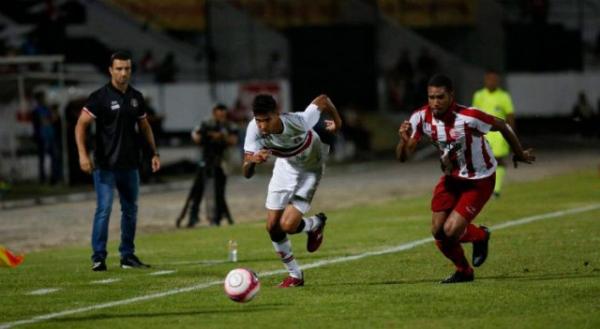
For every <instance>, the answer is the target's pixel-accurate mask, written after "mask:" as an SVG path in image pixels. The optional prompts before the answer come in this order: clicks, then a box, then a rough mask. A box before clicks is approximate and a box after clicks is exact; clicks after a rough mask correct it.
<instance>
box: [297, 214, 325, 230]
mask: <svg viewBox="0 0 600 329" xmlns="http://www.w3.org/2000/svg"><path fill="white" fill-rule="evenodd" d="M302 220H303V221H304V228H303V229H302V232H307V233H308V232H312V231H314V230H316V229H317V228H319V226H321V218H319V217H317V216H311V217H308V218H302Z"/></svg>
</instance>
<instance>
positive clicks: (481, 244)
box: [473, 225, 492, 267]
mask: <svg viewBox="0 0 600 329" xmlns="http://www.w3.org/2000/svg"><path fill="white" fill-rule="evenodd" d="M480 228H481V229H482V230H484V231H485V233H486V237H485V239H484V240H481V241H478V242H473V266H475V267H479V266H481V265H483V263H485V260H486V258H487V255H488V244H489V242H490V236H491V235H492V232H490V230H489V229H488V228H487V227H485V226H483V225H482V226H480Z"/></svg>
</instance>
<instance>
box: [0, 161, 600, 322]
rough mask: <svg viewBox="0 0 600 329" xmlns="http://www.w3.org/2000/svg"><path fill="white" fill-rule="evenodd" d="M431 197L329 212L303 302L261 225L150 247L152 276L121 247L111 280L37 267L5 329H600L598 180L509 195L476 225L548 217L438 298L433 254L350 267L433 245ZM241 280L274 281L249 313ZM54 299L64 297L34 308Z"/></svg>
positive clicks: (11, 285)
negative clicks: (126, 266)
mask: <svg viewBox="0 0 600 329" xmlns="http://www.w3.org/2000/svg"><path fill="white" fill-rule="evenodd" d="M317 197H325V196H319V195H318V196H317ZM429 197H430V196H429V195H423V196H421V197H417V198H410V199H397V200H394V201H392V202H387V203H383V204H381V203H379V204H377V205H369V204H362V205H357V206H356V207H353V208H348V209H343V210H338V211H334V212H329V213H328V216H329V219H330V220H329V222H328V226H327V229H326V234H325V241H324V244H323V246H322V247H321V249H320V250H319V251H318V252H317V253H315V254H308V253H307V252H306V251H305V243H306V237H305V235H303V234H300V235H295V236H293V238H292V243H293V247H294V252H295V254H296V256H297V258H298V260H299V262H300V263H301V264H302V265H311V264H312V265H311V266H312V267H311V268H308V269H306V270H305V279H306V286H305V287H303V288H293V289H278V288H275V287H274V286H275V285H276V284H277V283H278V282H279V281H280V280H281V279H282V278H283V277H284V276H285V274H284V273H275V274H273V273H268V272H269V271H277V270H281V269H282V268H283V266H282V264H281V262H280V261H279V260H278V258H277V257H276V255H275V254H274V251H273V249H272V246H271V242H270V241H269V239H268V235H267V233H266V232H265V229H264V223H263V222H262V221H260V222H252V223H247V224H239V225H235V226H232V227H227V226H225V227H222V228H219V229H217V228H202V229H197V230H181V231H177V232H168V233H157V234H148V235H140V236H138V239H137V250H138V256H140V258H141V259H142V260H144V261H145V262H148V263H150V264H152V265H153V267H152V268H151V269H148V270H121V269H119V268H118V252H117V243H111V244H110V246H109V258H108V264H107V265H108V267H109V270H108V271H107V272H104V273H94V272H92V271H91V270H90V261H89V254H90V250H89V247H88V246H71V247H64V248H57V249H52V250H45V251H43V252H36V253H31V254H29V255H27V256H26V260H25V262H24V263H23V264H22V265H21V266H19V267H17V268H15V269H8V268H0V306H1V307H0V309H1V312H0V328H3V327H12V326H14V327H19V328H20V327H23V328H29V327H35V328H111V327H113V328H145V329H149V328H163V327H169V328H171V327H177V328H283V327H285V328H311V329H316V328H507V327H510V328H513V329H514V328H600V177H598V173H597V172H596V171H593V170H588V171H583V172H577V173H572V174H568V175H562V176H557V177H550V178H546V179H543V180H539V181H535V182H528V183H519V184H516V183H513V184H509V185H507V186H506V188H505V192H504V195H503V196H502V198H501V199H499V200H491V201H490V202H489V203H488V205H487V206H486V208H485V209H484V211H483V212H482V213H481V214H480V215H479V217H478V218H477V219H476V221H475V223H476V224H486V225H490V226H492V227H493V226H495V225H499V224H502V223H505V222H508V221H511V220H516V219H521V218H527V217H531V216H536V215H543V216H542V218H540V219H539V220H537V221H532V222H530V223H525V224H522V225H515V226H511V227H506V228H502V229H497V230H495V231H494V232H493V235H492V240H491V244H490V255H489V258H488V260H487V262H486V263H485V264H484V265H483V266H482V267H481V268H479V269H476V272H475V275H476V278H475V281H474V282H473V283H467V284H456V285H440V284H438V283H437V282H438V281H439V280H440V279H441V278H443V277H445V276H447V275H449V274H450V273H451V272H452V271H453V267H452V266H451V265H450V263H449V261H448V260H446V259H445V258H444V257H443V256H442V255H441V253H439V252H438V251H437V249H436V248H435V246H434V244H433V243H432V242H425V243H421V244H418V245H416V246H414V247H412V248H407V249H406V250H402V251H398V252H393V253H384V254H381V255H370V256H368V257H362V258H360V259H354V260H352V259H348V258H343V257H346V256H353V255H361V254H364V253H366V252H377V251H385V250H387V249H389V248H392V247H396V246H399V245H403V244H408V243H411V242H413V241H417V240H421V239H424V238H428V237H429V220H430V213H429ZM332 202H335V200H332ZM583 207H588V208H586V210H585V211H579V212H567V213H564V214H555V215H553V216H546V215H544V214H551V213H554V212H557V211H562V210H570V209H582V208H583ZM545 216H546V217H545ZM229 239H235V240H237V241H238V245H239V258H240V261H239V262H238V263H235V264H234V263H228V262H226V259H227V241H228V240H229ZM464 246H465V252H466V254H467V256H468V258H470V255H471V246H470V245H464ZM318 262H322V263H318ZM319 264H320V265H319ZM234 267H248V268H251V269H253V270H255V271H256V272H259V273H262V275H261V276H260V280H261V284H262V287H261V291H260V292H259V294H258V296H257V297H256V298H255V299H254V300H253V301H251V302H249V303H247V304H237V303H234V302H232V301H230V300H228V299H227V297H226V296H225V295H224V293H223V289H222V286H221V284H218V283H217V282H218V281H220V280H222V279H223V278H224V277H225V275H226V273H227V272H228V271H229V270H230V269H232V268H234ZM157 271H173V272H165V273H164V274H163V275H151V274H152V273H154V272H157ZM265 273H266V274H267V275H265ZM102 280H107V281H104V282H105V283H100V282H98V281H102ZM111 280H112V282H108V281H111ZM205 283H207V284H205ZM203 284H205V285H203ZM50 288H54V289H58V290H57V291H55V292H53V293H48V294H41V295H31V294H30V293H31V292H32V291H35V290H39V289H50ZM136 297H139V299H135V298H136ZM19 321H25V322H19Z"/></svg>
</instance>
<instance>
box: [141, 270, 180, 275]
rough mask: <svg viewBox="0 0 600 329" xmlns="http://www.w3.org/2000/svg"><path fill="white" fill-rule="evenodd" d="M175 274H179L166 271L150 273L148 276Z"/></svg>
mask: <svg viewBox="0 0 600 329" xmlns="http://www.w3.org/2000/svg"><path fill="white" fill-rule="evenodd" d="M175 272H177V271H175V270H165V271H157V272H152V273H148V275H167V274H171V273H175Z"/></svg>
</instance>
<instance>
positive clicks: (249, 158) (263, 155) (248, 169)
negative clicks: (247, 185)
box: [242, 150, 270, 178]
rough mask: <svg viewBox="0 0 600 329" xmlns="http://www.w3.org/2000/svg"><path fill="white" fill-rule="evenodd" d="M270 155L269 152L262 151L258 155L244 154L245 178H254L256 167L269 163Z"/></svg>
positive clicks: (243, 168)
mask: <svg viewBox="0 0 600 329" xmlns="http://www.w3.org/2000/svg"><path fill="white" fill-rule="evenodd" d="M269 155H270V153H269V151H267V150H260V151H258V152H256V153H246V154H244V163H243V164H242V171H243V172H244V177H246V178H252V176H254V170H255V168H256V165H257V164H261V163H263V162H265V161H267V159H269Z"/></svg>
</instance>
